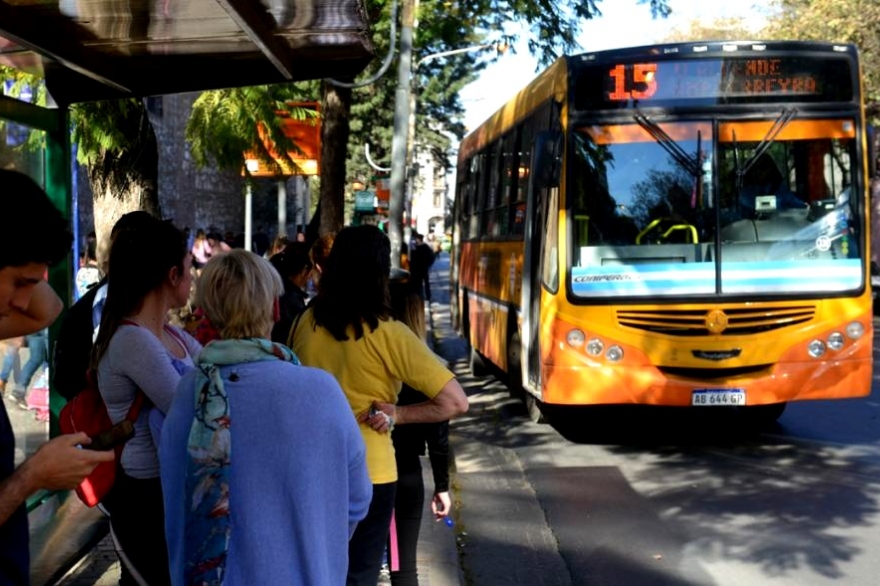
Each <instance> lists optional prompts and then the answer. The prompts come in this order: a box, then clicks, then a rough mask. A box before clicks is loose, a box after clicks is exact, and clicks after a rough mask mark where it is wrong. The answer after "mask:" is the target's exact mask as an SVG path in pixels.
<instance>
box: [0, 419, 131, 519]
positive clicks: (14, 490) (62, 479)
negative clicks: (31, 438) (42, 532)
mask: <svg viewBox="0 0 880 586" xmlns="http://www.w3.org/2000/svg"><path fill="white" fill-rule="evenodd" d="M89 443H91V440H90V439H89V436H88V435H86V434H84V433H76V434H67V435H62V436H58V437H56V438H54V439H52V440H49V441H48V442H46V443H45V444H43V445H42V446H40V448H39V449H38V450H37V452H36V453H35V454H34V455H33V456H31V457H30V458H28V459H27V460H25V461H24V463H23V464H22V465H21V466H19V467H18V468H17V469H16V470H15V472H13V473H12V475H11V476H10V477H8V478H7V479H6V480H4V481H3V482H0V525H2V524H4V523H6V521H7V520H8V519H9V517H11V516H12V514H13V513H14V512H15V510H16V509H18V507H20V506H21V504H22V503H23V502H24V501H25V500H26V499H27V498H28V497H29V496H30V495H31V494H33V493H34V492H36V491H38V490H40V489H46V490H70V489H73V488H76V487H77V485H78V484H79V483H80V482H81V481H82V479H83V478H85V477H86V476H88V475H89V474H90V473H91V472H92V470H94V469H95V466H97V465H98V464H100V463H101V462H111V461H113V459H114V458H115V454H114V452H113V450H107V451H100V452H99V451H95V450H83V449H79V448H77V445H80V444H83V445H85V444H89Z"/></svg>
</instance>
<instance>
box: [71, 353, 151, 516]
mask: <svg viewBox="0 0 880 586" xmlns="http://www.w3.org/2000/svg"><path fill="white" fill-rule="evenodd" d="M86 380H87V381H88V384H87V385H86V388H84V389H83V390H81V391H80V392H79V393H77V394H76V395H75V396H74V397H73V398H72V399H70V400H69V401H68V402H67V404H66V405H64V407H62V408H61V413H60V414H59V417H58V418H59V421H58V424H59V426H60V427H61V432H62V433H79V432H85V433H86V434H88V436H89V437H95V436H96V435H98V434H99V433H101V432H103V431H107V430H109V429H110V428H112V427H113V422H112V421H111V420H110V415H109V414H108V413H107V406H106V405H105V404H104V398H103V397H101V392H100V391H99V390H98V378H97V373H96V372H95V371H94V370H92V369H89V371H88V373H87V375H86ZM144 399H145V396H144V392H143V391H142V390H140V389H138V390H137V393H136V394H135V397H134V401H133V402H132V404H131V407H129V409H128V415H126V416H125V418H126V419H127V420H128V421H129V422H131V423H132V425H133V424H134V422H135V420H137V418H138V415H139V414H140V411H141V407H142V406H143V404H144ZM124 447H125V446H124V445H120V446H117V447H116V448H114V451H115V452H116V459H115V460H114V461H112V462H102V463H100V464H98V466H97V467H95V469H94V470H92V472H91V474H89V475H88V476H86V477H85V478H84V479H83V480H82V482H80V484H79V486H77V487H76V496H78V497H79V500H81V501H82V502H83V503H85V504H86V505H88V506H89V507H94V506H95V505H97V504H98V503H99V502H101V501H102V500H103V499H104V498H105V497H106V496H107V494H108V493H109V492H110V489H111V488H113V483H114V482H115V481H116V468H117V466H118V465H119V458H120V457H121V456H122V449H123V448H124Z"/></svg>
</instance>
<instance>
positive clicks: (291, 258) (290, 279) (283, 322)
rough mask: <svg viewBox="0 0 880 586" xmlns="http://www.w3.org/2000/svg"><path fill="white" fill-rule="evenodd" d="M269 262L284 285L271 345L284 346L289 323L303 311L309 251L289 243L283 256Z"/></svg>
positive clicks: (309, 269) (279, 255)
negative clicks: (274, 343) (273, 343)
mask: <svg viewBox="0 0 880 586" xmlns="http://www.w3.org/2000/svg"><path fill="white" fill-rule="evenodd" d="M269 262H270V263H272V266H273V267H275V270H276V271H278V274H279V275H280V276H281V281H282V283H284V293H282V295H281V297H279V298H278V321H276V322H275V325H274V326H273V327H272V341H273V342H277V343H279V344H287V336H288V335H289V334H290V327H291V326H292V325H293V320H294V318H296V316H298V315H299V314H300V313H302V312H303V311H305V309H306V302H307V301H308V298H309V294H308V293H307V291H306V288H307V287H308V285H309V276H310V275H311V273H312V261H310V260H309V248H308V246H306V243H305V242H291V243H289V244H288V245H287V247H286V248H285V249H284V251H283V252H281V253H279V254H276V255H275V256H273V257H272V258H271V259H269Z"/></svg>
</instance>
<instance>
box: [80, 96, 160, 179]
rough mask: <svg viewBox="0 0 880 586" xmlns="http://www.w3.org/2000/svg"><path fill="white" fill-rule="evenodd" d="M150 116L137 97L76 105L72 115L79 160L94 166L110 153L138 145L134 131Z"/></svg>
mask: <svg viewBox="0 0 880 586" xmlns="http://www.w3.org/2000/svg"><path fill="white" fill-rule="evenodd" d="M146 115H147V110H146V108H144V105H143V103H142V102H141V101H140V100H138V99H136V98H129V99H123V100H105V101H100V102H83V103H80V104H74V105H72V106H71V108H70V117H71V120H72V122H73V140H74V141H75V142H76V144H77V160H78V161H79V162H80V163H82V164H84V165H89V166H90V165H93V164H95V162H96V161H98V160H99V159H101V158H102V157H104V156H105V155H106V154H107V153H113V152H116V153H122V152H125V151H128V150H129V149H131V148H132V147H134V144H135V142H134V140H133V139H134V137H137V136H138V134H137V132H132V131H133V129H137V128H139V127H140V124H141V120H142V118H143V117H144V116H146ZM134 148H137V147H134Z"/></svg>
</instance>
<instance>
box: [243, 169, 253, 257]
mask: <svg viewBox="0 0 880 586" xmlns="http://www.w3.org/2000/svg"><path fill="white" fill-rule="evenodd" d="M253 203H254V192H253V188H252V187H251V182H250V181H245V188H244V249H245V250H250V249H251V244H252V242H253V236H252V234H253V223H254V213H253Z"/></svg>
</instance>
